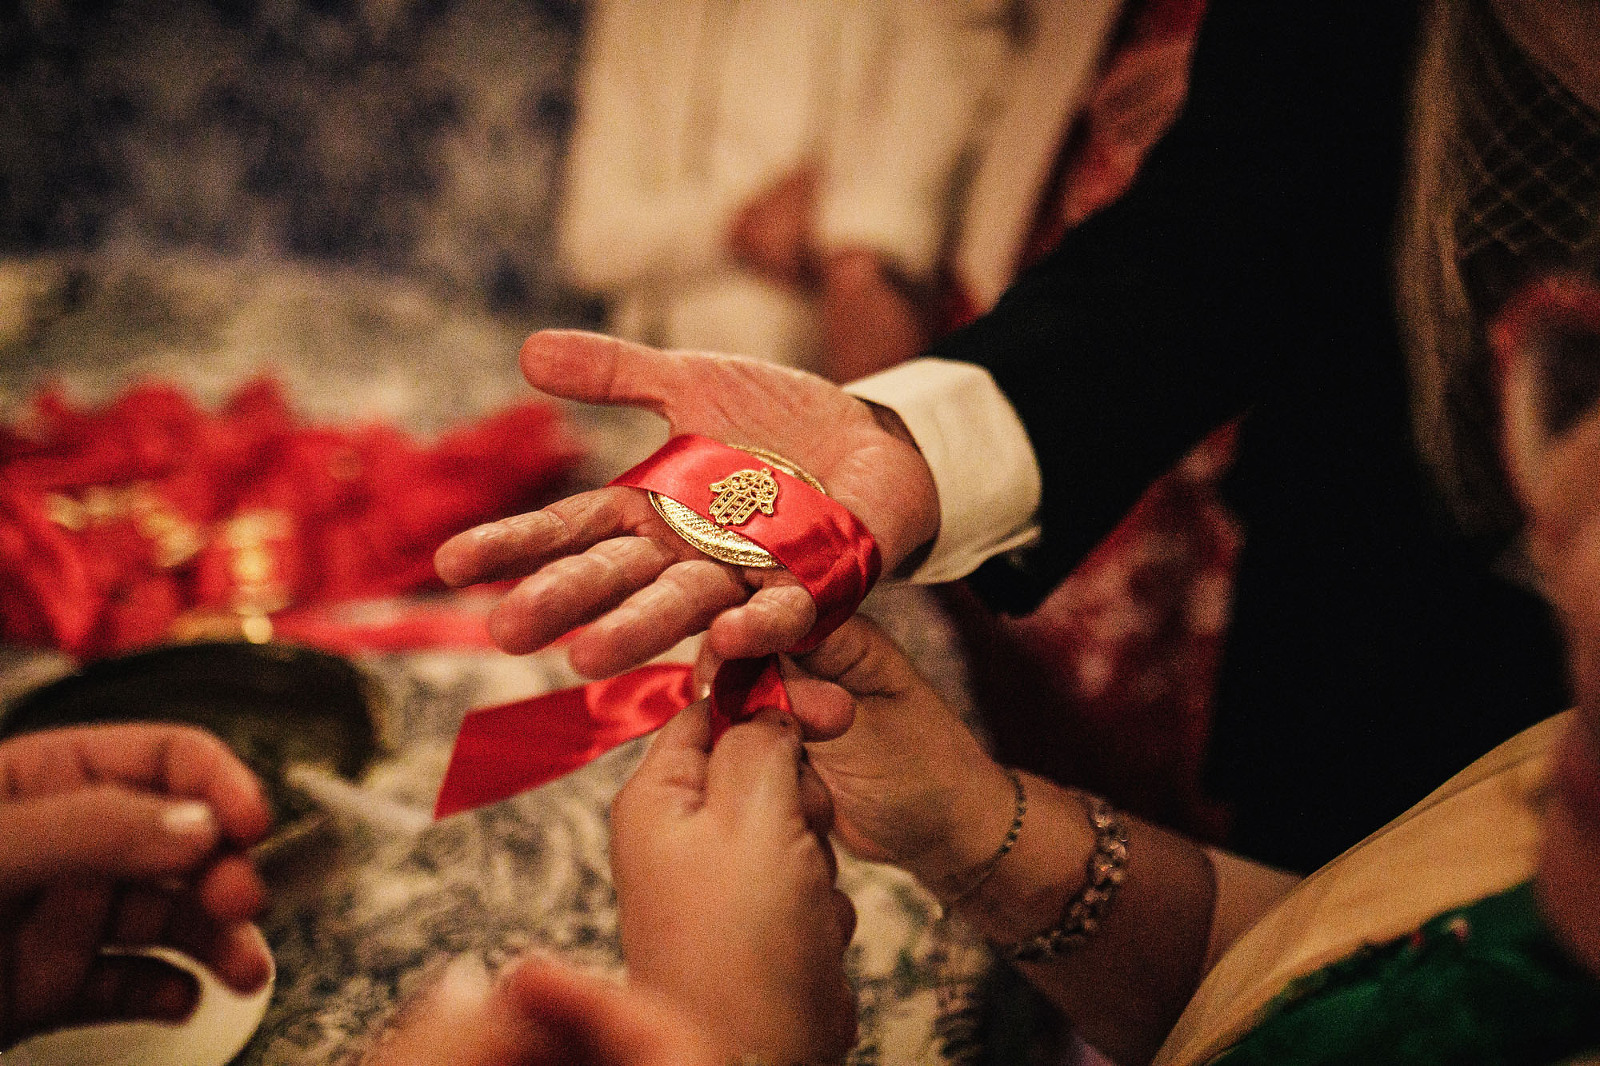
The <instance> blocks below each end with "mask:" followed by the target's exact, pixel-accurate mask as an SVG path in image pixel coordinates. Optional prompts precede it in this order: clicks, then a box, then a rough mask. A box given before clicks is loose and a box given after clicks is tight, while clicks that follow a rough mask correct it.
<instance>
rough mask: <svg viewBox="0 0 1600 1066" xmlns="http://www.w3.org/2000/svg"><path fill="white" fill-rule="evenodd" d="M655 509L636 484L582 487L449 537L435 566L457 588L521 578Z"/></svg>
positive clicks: (618, 533) (618, 531)
mask: <svg viewBox="0 0 1600 1066" xmlns="http://www.w3.org/2000/svg"><path fill="white" fill-rule="evenodd" d="M654 513H655V512H654V511H652V510H651V509H650V503H649V501H648V500H647V499H646V498H645V496H644V494H643V493H641V492H639V490H637V489H626V488H620V487H609V486H608V487H606V488H603V489H595V490H594V491H593V492H580V493H579V494H577V495H576V496H569V497H567V498H566V499H564V500H560V501H558V502H556V503H553V504H551V505H550V506H549V507H546V508H544V509H543V510H542V511H532V512H530V513H528V514H520V515H513V516H511V517H510V518H504V519H501V520H500V521H498V522H490V523H488V524H486V525H481V526H477V527H476V528H473V529H469V530H467V531H466V532H465V533H459V534H457V535H456V536H454V537H451V538H450V539H449V540H447V541H445V542H444V544H442V545H440V547H439V550H438V551H437V552H435V553H434V557H433V562H434V568H435V569H436V570H438V572H439V577H440V578H441V579H443V581H444V582H445V584H447V585H452V586H457V587H459V586H461V585H470V584H474V583H476V582H479V581H499V580H502V579H504V578H509V577H521V576H522V575H524V574H528V573H531V572H532V571H534V570H536V569H538V568H539V567H540V566H543V565H544V564H545V563H547V562H549V561H551V560H552V559H556V558H559V557H561V556H564V555H574V554H576V553H578V552H581V551H583V550H585V549H586V548H589V547H591V546H592V545H594V544H598V543H599V542H600V541H602V540H605V539H606V538H608V537H615V536H621V535H623V534H625V533H627V532H628V531H629V530H630V529H631V528H632V526H633V524H634V523H636V522H638V521H640V520H642V519H648V516H649V515H653V514H654Z"/></svg>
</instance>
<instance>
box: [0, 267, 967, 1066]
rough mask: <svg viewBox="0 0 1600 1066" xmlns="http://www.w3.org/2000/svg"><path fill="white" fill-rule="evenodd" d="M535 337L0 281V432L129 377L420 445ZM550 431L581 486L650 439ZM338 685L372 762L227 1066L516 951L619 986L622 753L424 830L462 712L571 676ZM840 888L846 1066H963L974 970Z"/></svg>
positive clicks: (250, 282) (188, 271)
mask: <svg viewBox="0 0 1600 1066" xmlns="http://www.w3.org/2000/svg"><path fill="white" fill-rule="evenodd" d="M550 324H556V323H545V322H518V321H512V320H504V319H499V318H495V317H492V316H489V315H486V314H484V313H483V312H481V311H480V310H477V309H475V308H472V307H468V306H464V305H463V306H456V305H452V304H449V303H444V302H441V301H439V300H438V299H436V298H434V297H432V296H430V295H429V294H428V293H427V292H426V291H424V290H422V289H419V288H411V287H407V286H406V285H404V284H399V283H395V282H392V281H385V280H381V279H377V278H372V277H367V276H362V275H358V274H350V273H339V272H331V271H323V270H311V269H307V268H300V267H294V266H289V265H285V264H282V263H277V262H259V263H239V262H214V261H195V260H182V259H175V260H170V261H161V262H151V261H149V260H138V261H123V262H117V261H108V260H95V261H87V260H76V259H36V260H27V261H20V262H12V263H0V416H3V417H8V418H9V417H14V416H16V415H17V414H18V413H19V412H21V411H22V410H24V409H25V407H26V404H27V401H28V398H29V397H30V396H31V395H32V394H33V393H34V392H35V391H36V390H37V389H38V388H39V387H41V385H42V384H44V383H46V382H54V383H57V384H58V385H59V386H60V387H61V388H62V389H64V390H65V391H66V393H67V394H68V395H69V396H70V397H72V398H74V399H77V400H79V401H82V402H99V401H103V400H108V399H110V398H112V397H113V396H115V395H116V394H117V393H118V392H120V391H121V390H122V389H123V388H125V387H126V386H127V385H128V384H130V383H132V382H133V381H136V380H138V379H140V378H142V377H152V376H153V377H159V378H162V379H166V380H169V381H173V382H176V383H177V384H179V385H180V386H182V387H183V388H184V389H185V390H187V391H188V392H190V393H191V394H192V395H193V396H194V397H196V399H197V400H198V401H199V402H201V403H203V404H216V403H219V402H220V401H221V400H222V399H223V398H224V397H225V396H227V395H228V394H229V393H230V392H231V391H232V390H233V389H235V388H236V387H237V386H238V385H239V383H240V382H242V381H243V380H245V379H246V378H248V377H249V376H251V375H253V374H257V373H261V372H267V373H270V374H272V375H274V376H276V377H277V378H279V379H280V380H281V381H282V382H283V383H284V384H285V386H286V389H287V391H288V394H289V396H290V399H291V402H292V403H293V404H294V405H295V406H296V408H297V410H298V411H299V412H300V413H301V414H302V415H304V416H305V417H306V418H308V419H310V420H312V421H320V422H327V423H349V422H352V421H359V420H364V419H383V420H387V421H390V422H392V423H395V424H398V425H399V426H401V427H402V428H404V429H407V430H409V431H411V432H414V433H419V434H430V433H435V432H437V431H439V430H441V429H443V428H445V427H448V426H451V425H454V424H457V423H460V422H462V421H464V420H468V419H472V418H475V417H478V416H481V415H483V414H486V413H488V412H490V411H492V410H495V409H496V408H498V407H500V406H503V405H505V404H508V403H511V402H514V401H516V400H520V399H523V398H525V397H526V394H527V393H526V386H525V385H524V384H523V383H522V381H521V379H520V377H519V375H518V373H517V370H516V360H515V353H516V350H517V347H518V345H519V344H520V343H521V340H522V338H523V336H524V335H525V334H526V333H527V332H528V331H529V329H531V328H534V327H537V326H541V325H550ZM570 415H571V417H572V419H573V422H574V424H575V426H576V428H577V429H578V430H579V432H580V434H581V435H582V437H583V438H584V440H585V443H586V446H587V450H588V459H587V460H586V465H585V468H584V476H585V478H586V479H589V480H591V481H593V482H596V483H598V482H599V481H601V480H603V479H604V478H606V477H609V476H610V475H612V474H614V473H616V472H618V471H620V470H622V469H624V468H625V467H626V466H628V465H630V464H631V463H632V462H634V461H636V460H637V459H639V458H641V457H642V456H643V455H645V454H648V452H649V451H651V450H652V449H653V448H654V447H655V446H656V445H657V444H658V443H659V442H660V440H661V439H662V437H663V435H664V430H663V428H662V427H661V426H660V425H659V424H655V423H654V422H653V420H651V419H649V418H648V416H641V415H636V414H633V413H618V412H607V411H603V410H599V409H594V408H580V407H572V408H571V409H570ZM380 609H381V605H380ZM868 610H869V612H870V613H872V614H874V615H875V616H876V617H877V618H879V619H880V621H882V622H883V624H885V625H886V627H887V628H888V629H889V630H890V632H891V633H892V634H893V635H895V636H896V638H897V639H898V640H900V642H901V643H902V644H903V645H904V646H905V647H906V648H907V649H908V651H909V652H910V653H911V655H912V657H913V658H914V660H916V661H917V662H918V663H919V664H921V665H922V666H923V668H924V670H925V671H926V672H927V673H929V675H930V677H931V678H932V679H933V681H934V682H935V684H936V685H937V686H938V687H939V688H940V689H941V690H942V691H943V692H944V693H945V695H946V696H947V698H949V699H951V700H952V701H953V702H955V703H956V704H957V705H958V706H965V705H966V703H967V699H966V695H967V693H966V682H965V678H964V675H963V674H962V671H961V667H960V665H959V664H960V656H959V654H958V653H957V648H956V644H955V637H954V634H953V632H952V631H951V628H950V626H949V624H948V622H947V621H946V619H945V618H944V616H943V614H942V613H941V612H940V611H939V609H938V608H937V607H936V606H935V605H934V604H933V602H932V601H931V600H930V599H929V598H928V597H926V596H925V595H924V594H923V593H921V592H920V591H918V590H915V589H910V588H898V589H896V588H886V589H882V590H880V591H879V592H878V593H876V594H875V595H874V596H873V598H872V599H871V600H869V602H868ZM680 654H682V652H681V651H680ZM359 662H360V665H361V666H362V667H363V668H364V669H365V670H366V672H367V673H368V674H369V675H370V676H371V678H373V679H374V681H375V685H376V690H377V691H378V693H379V700H380V703H381V705H382V707H381V711H382V713H381V715H380V725H381V733H382V741H383V746H384V750H385V755H384V756H383V757H382V758H381V759H380V760H379V761H378V762H377V763H376V764H375V765H374V766H373V768H372V769H371V771H370V772H369V773H368V775H367V777H366V778H365V780H364V781H363V782H362V783H361V784H362V787H363V789H364V790H365V792H366V793H367V795H368V796H369V797H372V798H375V799H377V800H378V801H379V802H377V803H374V804H372V805H371V808H372V810H373V811H375V812H377V813H376V814H369V815H368V816H364V817H359V818H358V817H353V816H347V820H345V821H343V822H341V823H339V824H340V832H339V834H338V837H337V844H336V845H335V846H332V847H329V848H325V849H324V850H323V852H322V853H321V854H320V855H319V856H318V857H316V859H315V861H312V860H310V859H308V860H307V861H306V862H305V863H287V864H285V868H284V869H280V870H278V871H277V872H276V873H275V875H274V880H275V882H276V883H275V886H274V887H275V890H276V898H275V902H274V905H273V907H272V910H271V911H270V913H269V914H268V915H267V917H266V919H265V922H264V925H265V928H266V931H267V935H268V939H269V940H270V942H271V943H272V946H273V949H274V952H275V954H276V956H277V960H278V987H277V992H276V994H275V996H274V998H273V1001H272V1005H271V1007H270V1009H269V1011H268V1013H267V1017H266V1020H265V1022H264V1024H263V1025H262V1027H261V1029H260V1031H259V1033H258V1034H257V1036H256V1038H255V1040H254V1041H253V1042H252V1043H251V1044H250V1046H249V1047H248V1048H247V1049H246V1051H245V1053H244V1054H243V1055H242V1056H241V1059H240V1061H241V1062H243V1063H249V1064H261V1066H266V1064H280V1063H282V1064H288V1063H295V1064H300V1063H341V1062H347V1061H352V1060H353V1059H355V1058H356V1057H358V1056H359V1054H360V1052H361V1050H362V1049H363V1048H364V1046H365V1041H366V1040H367V1039H368V1037H369V1034H371V1033H374V1032H375V1031H377V1030H378V1029H380V1028H381V1027H382V1025H383V1024H384V1023H385V1021H386V1020H387V1019H388V1018H389V1017H390V1015H391V1014H392V1013H393V1012H394V1010H395V1009H396V1007H397V1005H398V1004H399V1003H401V1002H403V1001H404V999H405V998H406V997H407V996H408V995H410V994H412V993H413V992H414V991H415V990H416V989H417V988H420V987H421V986H422V985H423V984H425V983H426V982H427V980H429V979H430V977H431V976H432V975H433V974H435V973H436V972H437V971H438V970H439V969H440V968H442V966H443V965H444V964H445V963H447V962H448V960H450V959H452V958H454V957H456V956H459V955H461V954H464V953H473V954H477V955H479V956H480V957H482V958H483V959H484V960H486V961H487V962H489V963H490V964H491V965H493V964H495V963H497V962H500V961H502V960H504V959H506V958H508V957H510V956H511V955H513V954H515V953H517V952H519V951H521V950H523V949H525V948H529V947H532V948H537V949H540V950H543V951H546V952H548V953H551V954H554V955H557V956H559V957H561V958H563V959H565V960H567V961H569V962H570V963H573V964H575V965H578V966H581V967H584V968H586V969H590V970H592V971H596V972H602V973H608V974H617V973H620V972H621V967H622V962H621V958H620V953H619V948H618V938H617V923H616V906H615V896H614V894H613V890H612V887H611V880H610V870H609V865H608V861H607V827H606V818H607V810H608V806H609V802H610V799H611V797H612V796H613V795H614V793H615V792H616V790H617V789H618V788H619V787H620V786H621V784H622V782H623V781H624V780H625V779H626V778H627V776H628V774H629V772H630V771H631V770H632V768H633V766H634V765H635V764H636V762H637V760H638V758H639V757H640V755H641V753H642V744H643V742H635V743H633V744H630V745H627V746H624V747H623V748H620V749H618V750H616V751H614V752H612V753H610V754H609V755H607V756H605V757H603V758H601V759H600V760H598V761H596V762H595V763H593V764H592V765H590V766H589V767H587V768H585V769H584V770H581V771H579V772H577V773H574V774H571V775H569V776H568V777H566V778H564V779H562V780H560V781H558V782H555V783H554V784H551V785H549V786H546V787H545V788H542V789H539V790H537V791H535V792H532V793H528V794H525V795H523V796H521V797H519V798H516V799H514V800H511V801H508V802H506V803H503V804H500V805H497V806H494V807H491V808H488V809H485V810H482V811H479V812H476V813H472V814H468V815H464V816H459V817H456V818H453V819H450V820H447V821H445V822H442V823H439V824H437V825H429V824H427V823H426V821H425V818H426V812H427V810H428V809H429V806H430V804H431V801H432V796H433V793H434V790H435V789H436V787H437V785H438V782H439V780H440V778H441V777H442V775H443V771H444V765H445V760H446V757H447V755H448V750H449V744H450V740H451V738H452V737H453V735H454V732H455V729H456V727H457V725H458V724H459V722H460V720H461V717H462V715H463V714H464V713H465V712H466V711H468V710H469V709H471V708H473V707H476V706H481V705H484V704H489V703H495V702H500V701H504V700H509V699H515V698H519V697H522V696H526V695H531V694H535V693H538V692H543V691H549V690H550V689H553V688H557V687H561V686H564V685H567V684H571V683H573V682H574V681H575V680H576V678H575V677H574V676H573V675H572V674H571V672H570V669H569V668H568V666H567V665H566V663H565V658H564V656H563V654H562V653H561V652H559V651H547V652H542V653H538V654H535V655H532V656H527V657H522V658H513V657H509V656H505V655H502V654H499V653H497V652H493V651H471V650H469V651H462V650H451V651H439V650H427V651H412V652H403V653H395V652H390V653H383V654H371V655H365V656H361V657H360V659H359ZM67 668H69V664H66V663H64V662H63V661H62V660H61V658H60V657H59V656H53V655H51V654H48V653H39V652H30V651H22V650H19V649H5V651H4V654H3V655H0V698H4V697H8V696H14V695H16V694H17V693H18V692H19V691H21V690H24V689H26V688H27V687H29V686H31V685H34V684H37V683H40V682H41V681H44V680H47V679H49V678H50V677H51V676H53V675H55V674H58V673H60V672H62V671H63V670H65V669H67ZM841 879H842V884H843V887H844V889H845V890H846V891H847V892H848V893H849V894H850V895H851V897H852V898H853V900H854V901H855V904H856V907H857V910H858V912H859V914H860V924H859V927H858V930H857V933H856V937H855V941H854V942H853V944H852V945H851V948H850V953H849V963H850V967H851V971H852V973H853V976H854V978H855V980H856V983H857V986H858V988H859V989H860V993H861V1007H862V1013H861V1038H862V1039H861V1043H860V1045H859V1046H858V1048H857V1050H856V1052H855V1054H854V1058H853V1060H852V1061H854V1062H857V1063H862V1064H866V1063H927V1062H945V1061H976V1060H977V1058H978V1057H979V1055H980V1053H981V1049H980V1047H979V1043H978V1035H979V1027H980V1023H981V1021H982V1018H983V1017H984V1012H983V1010H982V1009H981V1008H982V1006H983V1003H982V998H983V997H982V989H983V988H984V987H985V975H986V974H987V973H988V972H989V968H990V959H989V956H988V954H987V952H986V951H985V950H984V948H983V947H982V945H981V943H980V942H979V941H978V940H977V939H976V938H975V937H974V936H973V934H971V933H970V931H968V930H965V929H964V928H963V927H961V926H960V925H958V924H955V923H938V922H936V921H935V920H934V911H933V909H932V905H931V900H930V899H929V898H928V897H927V896H926V895H925V894H924V893H923V892H922V891H921V890H920V889H919V888H917V886H916V885H915V884H914V883H913V882H912V881H911V880H910V879H909V878H907V877H905V876H903V875H901V874H899V873H897V872H895V871H892V870H888V869H886V868H882V867H876V866H871V865H867V864H862V863H857V862H853V861H849V860H848V859H846V860H845V861H844V862H843V864H842V869H841Z"/></svg>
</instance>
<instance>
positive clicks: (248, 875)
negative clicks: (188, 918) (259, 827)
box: [194, 854, 267, 922]
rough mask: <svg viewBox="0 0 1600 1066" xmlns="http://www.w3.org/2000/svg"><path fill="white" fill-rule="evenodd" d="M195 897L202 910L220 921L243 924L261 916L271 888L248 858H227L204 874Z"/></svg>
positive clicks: (195, 889) (196, 889) (239, 856)
mask: <svg viewBox="0 0 1600 1066" xmlns="http://www.w3.org/2000/svg"><path fill="white" fill-rule="evenodd" d="M194 896H195V899H196V901H197V902H198V903H199V905H200V907H201V909H202V910H204V911H205V913H206V914H209V915H210V916H211V917H213V918H215V919H217V920H218V921H224V922H240V921H244V920H246V919H249V918H254V917H255V916H256V915H258V914H260V913H261V909H262V908H263V907H264V906H266V902H267V886H266V885H265V884H264V883H263V882H262V880H261V874H260V873H258V872H257V871H256V868H255V864H254V863H252V862H251V861H250V859H249V858H248V857H247V856H245V855H241V854H232V855H224V856H222V857H221V858H219V859H217V860H216V861H215V862H213V863H212V864H211V865H210V866H209V867H208V868H207V869H206V870H205V871H204V873H202V874H201V877H200V880H199V883H198V884H196V885H195V888H194Z"/></svg>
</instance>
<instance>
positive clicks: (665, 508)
mask: <svg viewBox="0 0 1600 1066" xmlns="http://www.w3.org/2000/svg"><path fill="white" fill-rule="evenodd" d="M735 447H738V448H739V450H740V451H742V452H749V453H750V454H751V455H753V456H755V457H756V458H758V459H761V460H764V461H765V462H767V463H770V464H771V465H773V466H775V467H777V468H778V469H779V470H782V471H783V472H784V473H785V474H788V475H790V476H791V477H797V478H799V479H800V480H801V481H804V482H805V483H806V484H807V485H810V486H811V487H812V488H814V489H816V490H817V491H818V492H820V493H822V494H823V495H824V496H826V495H827V494H828V490H827V489H825V488H823V487H822V483H821V482H819V481H818V480H817V479H816V478H814V477H812V476H811V475H810V474H808V473H806V472H805V471H804V470H801V469H800V468H799V467H798V466H795V465H794V464H793V463H791V462H789V460H787V459H785V458H783V457H782V456H779V455H774V454H773V453H772V452H769V451H765V450H763V449H761V448H745V447H742V446H738V445H735ZM649 496H650V506H652V507H654V508H655V509H656V513H657V514H659V515H660V516H661V518H662V520H663V521H665V522H666V523H667V525H669V526H671V527H672V531H673V532H674V533H676V534H678V536H680V537H682V538H683V539H684V540H686V541H688V542H689V543H690V544H691V545H693V546H694V547H695V548H696V549H697V550H698V551H700V552H703V553H704V554H706V555H709V556H711V558H713V559H715V560H717V561H718V562H721V563H730V564H732V565H733V566H748V567H751V568H753V569H756V570H773V569H776V568H777V567H779V566H782V565H783V564H782V563H780V562H778V560H776V559H774V558H773V557H772V553H771V552H769V551H767V549H765V548H763V547H762V546H761V545H759V544H757V543H756V542H755V541H753V540H751V539H750V538H749V537H743V536H740V535H739V534H737V533H735V532H734V531H733V530H731V529H728V528H726V527H724V526H719V525H717V524H716V523H715V522H712V521H710V520H709V519H706V518H704V517H702V516H701V515H699V514H697V513H696V512H695V511H693V510H691V509H690V508H688V507H685V506H684V505H683V504H681V503H679V502H678V501H677V500H672V499H668V498H667V497H665V496H663V495H661V494H660V493H658V492H650V493H649Z"/></svg>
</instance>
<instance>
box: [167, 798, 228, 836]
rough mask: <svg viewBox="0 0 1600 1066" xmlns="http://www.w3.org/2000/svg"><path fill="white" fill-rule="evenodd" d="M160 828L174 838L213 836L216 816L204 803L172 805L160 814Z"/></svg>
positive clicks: (215, 827)
mask: <svg viewBox="0 0 1600 1066" xmlns="http://www.w3.org/2000/svg"><path fill="white" fill-rule="evenodd" d="M161 826H162V828H163V829H165V830H166V831H167V832H168V833H170V834H172V835H173V836H176V837H186V836H199V835H201V834H203V833H204V834H214V833H216V831H217V816H216V815H215V814H213V813H212V812H211V808H210V807H209V806H207V805H206V804H204V803H199V802H189V803H174V804H173V805H172V806H170V807H168V808H167V809H166V810H164V811H162V812H161Z"/></svg>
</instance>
